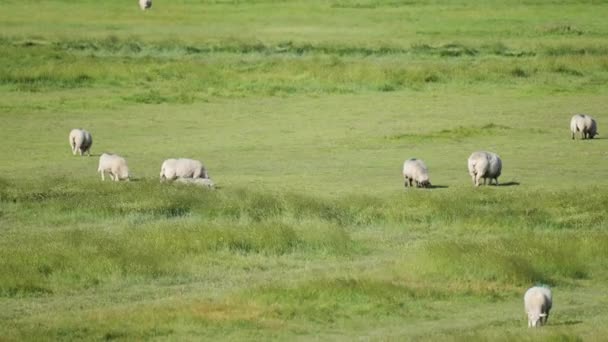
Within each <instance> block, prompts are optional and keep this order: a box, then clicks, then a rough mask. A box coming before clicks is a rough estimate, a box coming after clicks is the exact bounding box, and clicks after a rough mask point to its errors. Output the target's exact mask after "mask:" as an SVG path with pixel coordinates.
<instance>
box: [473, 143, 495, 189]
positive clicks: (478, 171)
mask: <svg viewBox="0 0 608 342" xmlns="http://www.w3.org/2000/svg"><path fill="white" fill-rule="evenodd" d="M468 166H469V174H470V175H471V178H472V179H473V184H474V185H475V186H479V180H480V179H481V178H483V184H484V185H485V184H486V179H490V182H489V183H490V184H492V179H493V180H494V181H495V182H496V185H498V177H499V176H500V173H501V172H502V160H500V157H499V156H498V155H497V154H496V153H492V152H485V151H478V152H473V153H472V154H471V156H469V159H468Z"/></svg>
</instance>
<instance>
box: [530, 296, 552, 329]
mask: <svg viewBox="0 0 608 342" xmlns="http://www.w3.org/2000/svg"><path fill="white" fill-rule="evenodd" d="M552 305H553V296H552V294H551V289H550V288H548V287H544V286H534V287H531V288H529V289H528V291H526V294H524V308H525V310H526V314H527V315H528V328H531V327H534V328H536V327H539V326H541V325H545V324H547V320H548V319H549V311H550V310H551V306H552Z"/></svg>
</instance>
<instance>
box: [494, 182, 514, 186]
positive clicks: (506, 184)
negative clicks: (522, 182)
mask: <svg viewBox="0 0 608 342" xmlns="http://www.w3.org/2000/svg"><path fill="white" fill-rule="evenodd" d="M518 185H519V182H506V183H500V184H498V186H518Z"/></svg>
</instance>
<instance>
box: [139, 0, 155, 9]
mask: <svg viewBox="0 0 608 342" xmlns="http://www.w3.org/2000/svg"><path fill="white" fill-rule="evenodd" d="M150 7H152V0H139V8H141V9H142V10H144V11H145V10H147V9H148V8H150Z"/></svg>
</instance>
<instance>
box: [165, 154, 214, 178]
mask: <svg viewBox="0 0 608 342" xmlns="http://www.w3.org/2000/svg"><path fill="white" fill-rule="evenodd" d="M176 178H205V179H209V174H208V173H207V170H206V169H205V167H204V166H203V163H201V162H200V161H198V160H194V159H187V158H180V159H167V160H165V161H164V162H163V164H162V165H161V167H160V181H161V182H162V181H164V180H174V179H176Z"/></svg>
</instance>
